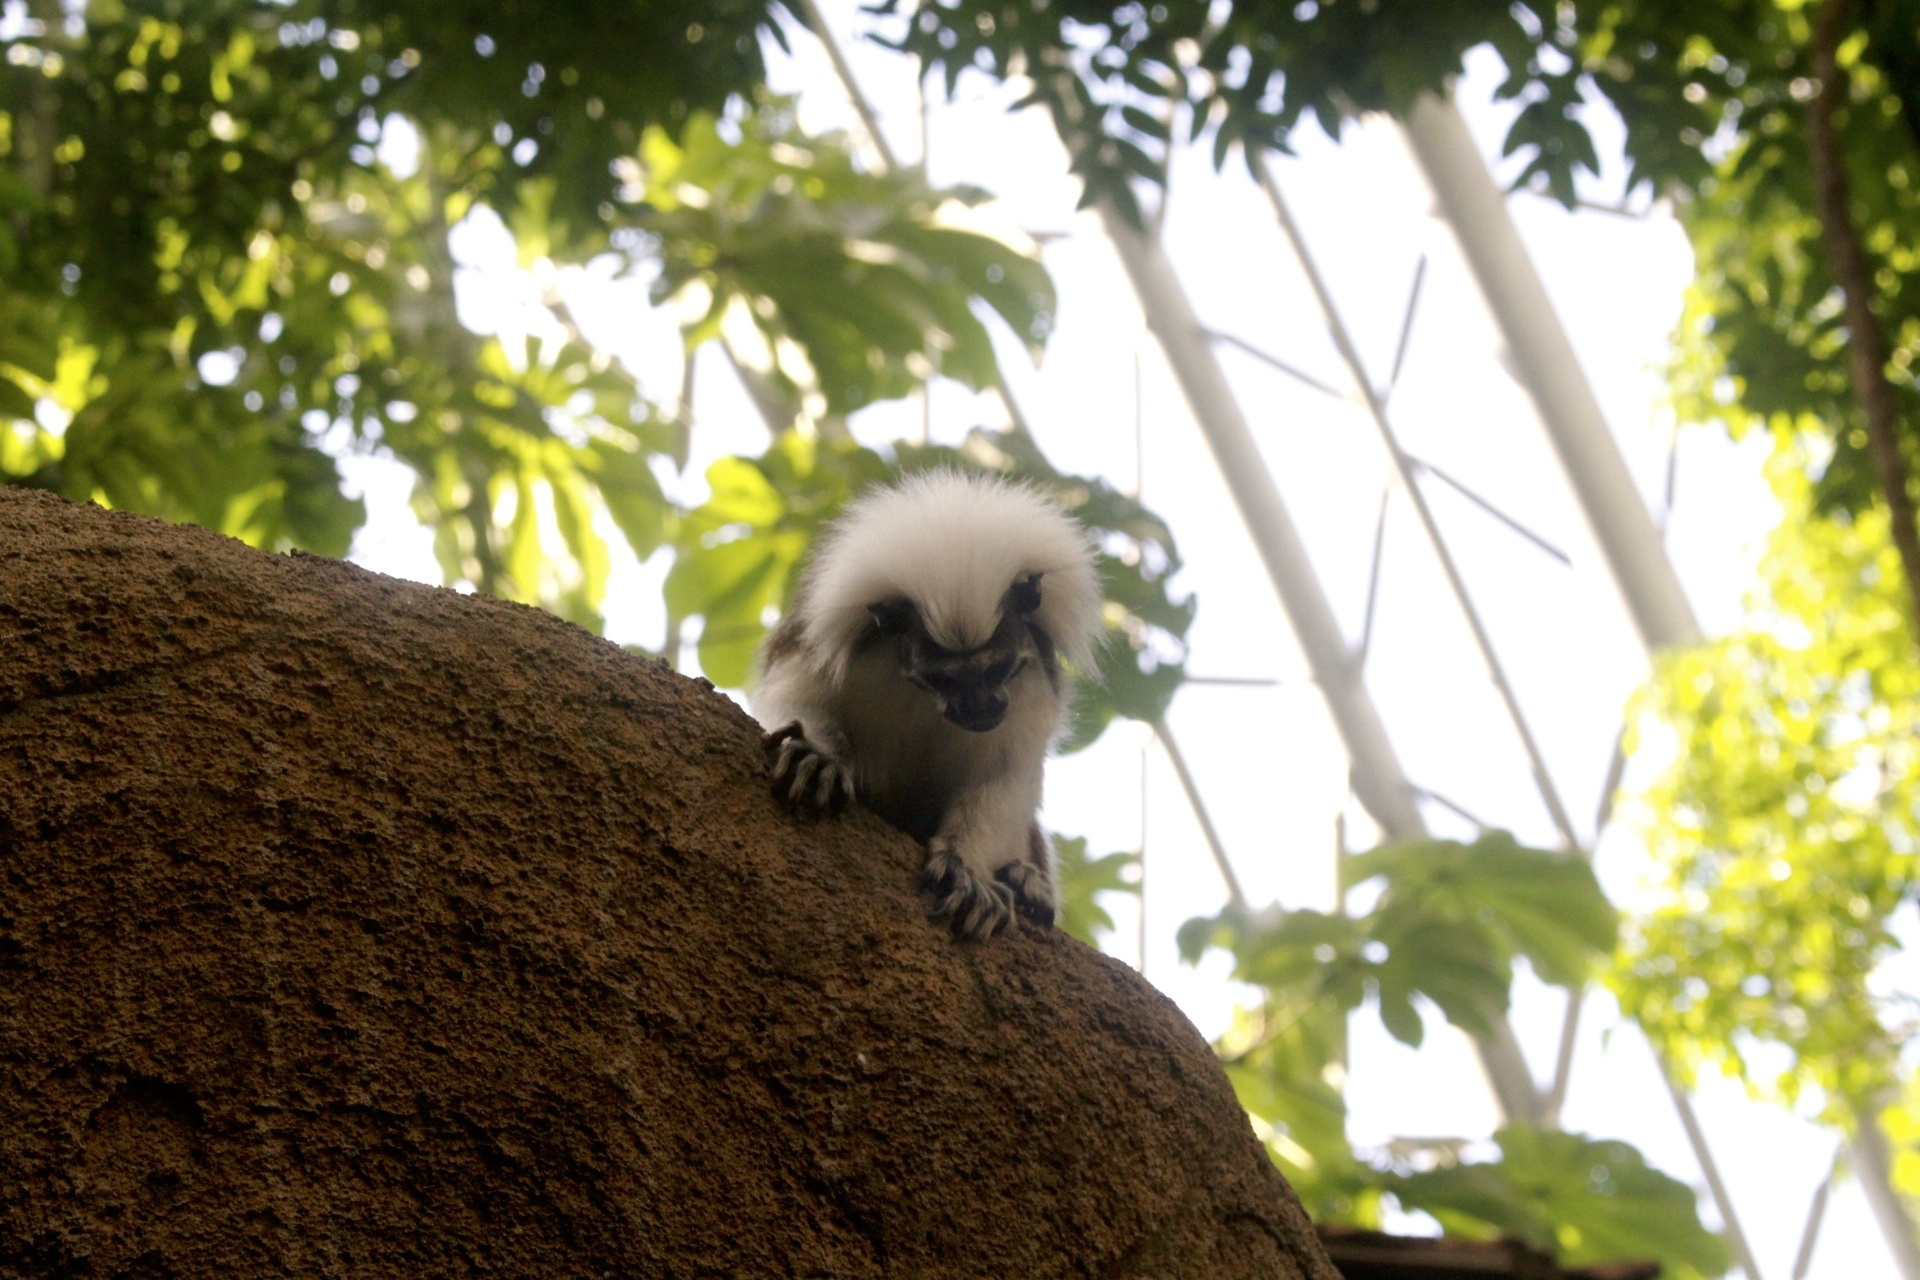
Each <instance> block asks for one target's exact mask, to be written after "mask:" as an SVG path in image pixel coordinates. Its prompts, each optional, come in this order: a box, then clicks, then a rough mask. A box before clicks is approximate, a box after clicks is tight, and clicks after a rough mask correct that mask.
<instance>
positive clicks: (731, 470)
mask: <svg viewBox="0 0 1920 1280" xmlns="http://www.w3.org/2000/svg"><path fill="white" fill-rule="evenodd" d="M893 453H894V457H893V458H892V459H888V458H886V457H884V456H883V455H881V454H880V453H877V452H875V451H874V450H871V449H866V448H863V447H861V446H859V445H857V444H854V443H852V442H850V441H844V440H841V441H823V440H821V439H819V438H817V437H816V436H813V435H809V434H807V433H803V432H800V431H788V432H785V433H783V434H782V435H780V436H779V437H778V438H776V439H775V440H774V442H773V445H772V447H770V448H769V449H768V450H767V452H766V453H764V454H762V455H761V456H760V457H758V458H722V459H721V460H720V461H718V462H716V463H714V464H713V466H712V467H711V468H709V469H708V472H707V483H708V484H709V486H711V488H712V497H711V498H709V499H708V501H707V502H706V503H705V504H704V505H702V506H700V507H698V508H696V509H695V510H693V511H691V512H688V513H687V515H686V516H685V518H684V519H683V520H682V521H681V525H680V539H679V555H678V558H677V559H676V560H675V561H674V566H673V570H672V572H670V573H669V574H668V576H667V584H666V592H667V608H668V611H669V614H670V616H671V617H674V618H681V619H684V618H694V617H698V618H700V619H702V629H701V632H700V641H699V646H700V668H701V670H702V671H704V672H706V673H707V675H708V676H709V678H711V679H712V680H714V681H715V682H716V683H718V684H722V685H728V686H733V687H741V686H744V685H746V684H747V683H748V682H749V681H750V680H751V678H752V674H753V671H752V665H753V656H754V653H755V652H756V651H757V650H758V648H759V645H760V641H761V639H762V638H763V637H764V636H765V635H766V633H767V631H768V630H769V629H770V628H771V625H772V619H773V618H775V617H776V616H777V614H778V611H779V610H780V609H781V608H783V607H784V606H785V605H786V603H787V602H788V601H789V599H790V598H791V596H792V592H793V588H794V586H795V584H796V581H797V575H798V571H799V569H800V566H801V564H802V562H803V561H804V558H805V555H806V552H807V549H808V548H809V547H810V546H811V545H812V543H813V539H814V537H815V535H816V534H818V532H819V531H820V529H821V528H822V527H824V525H825V524H826V522H827V521H829V520H831V519H832V518H833V517H834V515H836V514H837V513H838V512H839V510H840V508H841V507H842V506H844V505H845V504H846V503H847V501H848V500H849V499H851V498H852V497H854V495H856V494H858V493H859V492H860V491H861V490H863V489H865V488H867V487H869V486H871V485H874V484H881V483H885V482H886V481H888V480H890V479H892V478H894V477H895V476H897V475H899V474H902V473H905V472H915V471H925V470H929V469H932V468H937V467H950V468H956V469H960V470H968V471H978V472H985V473H991V474H995V475H1002V476H1007V477H1009V478H1011V479H1015V480H1021V481H1024V482H1026V483H1028V484H1031V485H1034V486H1035V487H1036V488H1038V489H1039V490H1040V491H1041V492H1043V493H1046V494H1047V495H1049V496H1050V497H1052V498H1053V499H1054V500H1055V501H1056V502H1058V503H1059V504H1060V505H1061V506H1062V507H1063V508H1064V509H1065V510H1066V511H1067V512H1068V513H1069V514H1071V515H1072V516H1073V517H1074V518H1075V519H1077V520H1079V521H1080V522H1081V524H1083V525H1084V526H1086V528H1087V529H1088V530H1089V531H1090V532H1091V533H1092V534H1093V535H1094V537H1095V538H1096V540H1097V541H1098V544H1099V552H1098V556H1097V567H1098V570H1099V573H1100V581H1101V585H1102V588H1103V590H1104V592H1105V595H1106V608H1105V615H1104V616H1105V619H1106V624H1107V633H1106V637H1105V639H1104V640H1103V641H1102V643H1101V645H1100V647H1099V650H1098V654H1097V669H1096V670H1095V671H1093V672H1090V673H1082V674H1083V675H1085V676H1090V677H1091V678H1090V679H1083V680H1082V681H1081V682H1080V695H1079V699H1078V701H1077V702H1076V704H1075V706H1074V709H1073V722H1072V728H1071V731H1070V735H1069V740H1068V742H1067V744H1066V749H1067V750H1075V749H1078V748H1079V747H1084V746H1086V745H1088V744H1089V743H1091V742H1092V741H1093V740H1094V738H1096V737H1098V736H1099V734H1100V731H1101V730H1102V729H1104V728H1105V727H1106V725H1107V724H1108V722H1109V721H1111V720H1112V719H1113V718H1114V717H1115V716H1116V715H1118V716H1126V717H1130V718H1132V719H1137V720H1148V721H1152V720H1157V719H1159V718H1160V717H1161V716H1162V715H1163V714H1164V713H1165V711H1166V707H1167V703H1168V702H1169V701H1170V700H1171V699H1172V697H1173V694H1174V691H1175V690H1176V689H1177V688H1178V687H1179V685H1180V681H1181V680H1182V679H1183V678H1184V676H1185V668H1184V666H1183V662H1184V659H1185V649H1184V646H1183V638H1184V637H1185V635H1186V632H1187V628H1188V627H1189V626H1191V625H1192V622H1193V614H1194V607H1195V606H1194V602H1193V600H1192V599H1191V598H1190V597H1188V598H1175V597H1174V596H1173V595H1172V594H1171V585H1170V580H1171V578H1172V577H1173V575H1174V573H1175V572H1177V571H1178V569H1179V568H1180V557H1179V554H1178V553H1177V552H1176V551H1175V549H1174V544H1173V535H1172V533H1171V532H1169V531H1168V529H1167V527H1166V525H1165V524H1163V523H1162V522H1161V521H1160V520H1159V518H1158V517H1156V516H1154V515H1153V514H1152V513H1151V512H1149V511H1147V510H1146V509H1145V508H1144V507H1142V506H1140V504H1139V503H1137V502H1135V501H1133V500H1132V499H1131V498H1128V497H1127V496H1125V495H1124V494H1121V493H1119V492H1118V491H1116V490H1115V489H1113V487H1112V486H1110V485H1108V484H1107V483H1106V482H1105V481H1103V480H1093V479H1084V478H1081V477H1078V476H1067V475H1062V474H1060V473H1059V472H1058V471H1056V470H1054V469H1053V467H1052V466H1051V465H1050V464H1049V463H1048V462H1047V460H1046V459H1045V458H1044V457H1042V456H1041V454H1040V451H1039V450H1038V449H1037V448H1035V447H1034V445H1033V442H1032V441H1031V440H1030V439H1028V438H1027V437H1026V436H1025V435H1023V434H1020V433H1015V432H994V431H986V430H976V431H974V432H973V433H972V434H971V435H969V436H968V438H967V441H966V443H965V444H963V445H962V446H961V447H959V448H957V449H955V448H947V447H943V446H939V445H912V444H898V445H895V446H894V447H893Z"/></svg>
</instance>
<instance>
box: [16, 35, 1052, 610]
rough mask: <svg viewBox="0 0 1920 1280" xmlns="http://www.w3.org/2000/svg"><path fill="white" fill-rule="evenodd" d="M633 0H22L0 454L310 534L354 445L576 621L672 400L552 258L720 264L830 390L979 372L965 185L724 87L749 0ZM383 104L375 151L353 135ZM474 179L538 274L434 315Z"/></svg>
mask: <svg viewBox="0 0 1920 1280" xmlns="http://www.w3.org/2000/svg"><path fill="white" fill-rule="evenodd" d="M48 8H49V10H51V9H52V6H48ZM643 10H644V11H641V10H636V11H635V12H633V13H631V14H626V15H624V16H623V15H621V14H618V13H616V12H613V11H606V12H601V11H598V10H592V9H588V10H582V11H580V12H579V13H575V12H573V11H571V10H568V11H566V12H565V13H561V12H560V11H558V10H552V11H549V9H547V8H534V9H526V8H516V7H509V8H507V9H504V10H502V9H498V8H496V7H491V6H488V7H483V6H478V5H459V4H448V3H428V2H425V0H420V2H416V3H372V2H367V3H361V4H354V3H349V2H348V0H340V2H339V3H331V4H310V3H295V4H291V5H279V4H263V3H249V2H244V0H208V2H206V3H194V4H187V3H184V0H148V2H147V3H138V4H106V5H100V4H96V5H93V6H90V7H89V9H88V10H87V11H86V13H85V15H84V17H81V16H67V17H63V16H62V14H61V13H60V12H49V13H48V14H39V13H38V12H37V11H36V13H35V16H34V17H32V18H31V19H26V20H23V21H22V23H21V24H20V26H19V27H18V28H17V31H16V38H14V39H13V40H11V41H10V42H8V55H7V58H6V60H5V61H4V63H0V160H3V161H4V162H5V163H4V166H0V269H3V270H4V271H5V275H6V280H7V284H8V289H7V292H6V295H5V297H4V299H3V300H0V441H4V443H0V479H3V480H4V481H5V482H7V483H13V484H25V485H32V486H36V487H41V488H49V489H53V490H55V491H58V492H60V493H63V494H65V495H67V496H69V497H73V498H92V499H95V500H97V501H101V502H103V503H106V504H108V505H112V506H117V507H124V508H128V509H132V510H137V511H141V512H145V513H149V514H154V515H160V516H163V517H166V518H170V519H176V520H192V521H194V522H196V523H200V524H204V525H207V526H208V527H210V528H214V529H218V530H220V531H222V532H225V533H229V534H232V535H233V536H236V537H240V538H243V539H245V540H246V541H248V542H251V543H254V544H255V545H260V546H267V547H276V548H285V547H293V546H298V547H303V548H307V549H310V550H315V551H321V552H325V553H328V554H334V555H340V554H344V553H345V552H346V550H347V548H348V545H349V543H350V541H351V538H352V536H353V533H354V531H355V530H356V528H357V527H358V526H359V525H360V523H361V522H362V521H363V520H364V518H365V513H364V510H363V508H362V504H361V503H360V501H359V500H358V499H357V498H350V497H348V496H347V493H346V491H345V486H344V484H343V480H342V477H341V474H340V469H339V466H338V462H337V460H338V459H339V458H342V457H350V456H353V455H355V454H364V453H370V452H374V451H376V450H380V451H386V452H388V453H390V454H391V455H392V456H393V457H395V458H397V459H398V460H400V461H401V462H403V463H405V464H407V465H408V466H409V467H410V468H411V469H412V470H413V471H414V473H415V475H416V476H417V483H416V486H415V490H414V507H415V510H416V512H417V513H418V514H419V516H420V517H421V519H422V520H423V521H424V522H425V523H426V524H427V525H428V526H429V527H430V528H431V529H432V530H433V533H434V544H435V550H436V552H437V554H438V557H439V559H440V562H441V565H442V569H443V571H444V573H445V574H446V578H447V580H448V581H449V582H461V581H464V582H468V583H471V584H473V585H474V586H475V587H477V588H478V589H480V590H483V591H488V592H492V593H495V594H499V595H504V596H508V597H510V598H514V599H519V600H523V601H527V602H529V603H538V604H541V605H544V606H546V607H548V608H551V609H553V610H555V611H556V612H558V613H561V614H562V615H564V616H566V617H569V618H571V619H573V620H575V621H578V622H581V623H583V624H585V625H588V626H594V627H597V626H598V625H599V617H600V607H601V603H602V598H603V596H604V592H605V585H606V578H607V572H608V566H609V563H610V550H609V546H608V543H607V538H608V537H609V536H612V535H613V534H614V531H616V530H617V532H618V536H620V537H622V538H624V539H625V540H626V541H627V542H628V543H629V544H630V545H631V547H632V549H633V550H634V552H635V553H636V554H637V555H640V556H642V557H644V556H646V555H648V554H650V553H651V552H652V551H653V550H654V549H655V548H656V547H658V546H660V545H661V544H662V543H663V542H664V541H666V540H668V539H669V538H670V537H671V536H672V533H673V528H674V524H675V518H676V515H677V513H676V512H675V511H674V510H673V509H672V507H671V506H670V505H669V504H668V502H667V501H666V499H665V497H664V496H663V494H662V491H661V488H660V484H659V481H658V480H657V479H656V474H655V470H654V466H655V463H656V461H664V460H665V459H667V458H669V457H678V456H684V448H685V430H686V422H685V420H684V419H685V414H684V408H682V410H680V411H676V412H675V413H674V414H673V417H672V419H669V418H667V417H666V416H663V413H662V411H661V410H659V409H657V408H655V407H654V406H653V405H650V404H648V403H646V402H645V401H643V400H642V398H641V397H640V394H639V390H638V388H637V387H636V386H635V384H634V382H633V379H632V378H631V377H630V376H629V374H628V373H627V372H626V371H625V370H623V369H622V368H620V367H619V366H618V365H616V364H614V363H612V362H611V361H610V360H609V359H608V358H607V356H606V355H605V354H604V353H601V352H596V351H594V350H593V349H592V348H591V347H590V346H589V345H588V344H587V343H586V342H585V341H584V340H583V339H582V338H581V336H580V334H579V332H578V330H577V328H576V326H575V325H574V324H573V322H572V320H571V317H570V316H569V315H568V313H567V310H566V306H565V301H564V297H563V295H562V291H561V290H560V289H559V288H558V287H557V282H558V280H559V278H560V275H561V272H562V271H563V270H564V269H566V268H567V267H568V266H569V265H577V264H581V263H584V262H586V261H588V260H589V259H591V258H593V257H595V256H596V255H601V254H606V253H609V252H624V253H626V254H627V256H628V257H629V258H630V259H631V260H633V261H635V262H636V263H639V264H645V265H649V266H652V267H654V268H656V269H657V271H658V278H659V279H660V280H661V281H663V282H666V284H667V285H669V286H672V285H684V284H686V283H687V282H689V281H692V280H695V279H703V280H706V281H707V282H709V284H710V285H712V287H713V288H714V290H715V298H716V304H715V307H714V308H713V314H712V316H711V317H710V318H711V319H713V320H716V321H717V320H718V318H719V316H720V315H721V314H722V313H723V310H724V307H725V305H726V304H727V303H728V302H729V301H730V300H732V299H735V298H738V299H742V300H745V301H746V302H747V303H749V304H750V305H749V306H748V312H749V314H750V315H751V317H752V318H753V320H754V322H755V323H756V324H757V325H759V326H761V328H762V329H763V330H764V332H765V333H766V335H767V337H768V345H769V348H770V349H772V350H776V351H777V352H778V353H779V355H780V357H781V359H782V362H783V364H786V365H793V366H795V367H798V368H802V369H809V370H815V369H817V370H825V371H826V372H827V373H828V375H829V377H828V379H827V381H826V383H825V390H826V392H827V395H828V398H829V399H830V400H831V402H832V405H833V407H834V408H835V409H836V410H841V411H844V410H845V409H847V408H850V407H854V406H855V405H857V404H858V403H864V402H865V401H866V400H870V399H872V398H875V397H877V396H882V395H892V396H897V395H900V394H903V393H904V392H905V391H907V390H908V389H910V388H911V387H912V386H917V385H919V384H920V382H921V381H923V380H924V378H926V377H928V376H931V375H932V374H933V373H935V372H944V373H946V374H948V375H949V376H954V377H958V378H961V379H963V380H966V381H969V382H970V383H972V384H974V385H980V384H982V383H983V382H985V381H988V380H990V379H991V378H992V377H993V376H994V374H995V369H994V366H993V361H992V351H991V347H990V345H989V344H988V343H987V340H986V336H985V331H984V329H983V328H982V327H981V325H980V322H979V321H978V320H977V319H976V318H975V317H974V315H973V312H972V309H971V308H972V304H973V302H974V300H975V299H981V300H983V301H985V302H986V303H987V304H988V305H989V306H991V307H993V308H995V309H997V310H998V311H999V312H1000V313H1001V314H1002V315H1004V316H1006V317H1007V318H1008V319H1009V320H1010V322H1012V323H1014V324H1015V326H1016V328H1017V331H1018V332H1019V333H1020V334H1021V336H1022V337H1023V338H1024V339H1026V340H1028V341H1031V342H1037V341H1039V340H1040V338H1042V337H1043V336H1044V334H1045V331H1046V328H1047V326H1048V324H1049V323H1050V318H1051V308H1052V286H1051V284H1050V282H1049V281H1048V280H1047V277H1046V274H1045V272H1044V270H1042V269H1041V268H1040V266H1039V265H1038V263H1037V262H1035V261H1033V260H1032V259H1031V258H1030V257H1028V256H1025V255H1023V254H1021V253H1019V252H1016V251H1015V250H1013V249H1011V248H1008V247H1007V246H1006V245H1004V244H1002V243H1001V242H1000V241H998V240H995V239H992V238H991V237H988V236H985V235H981V234H979V233H977V232H975V231H972V230H968V229H966V228H965V227H962V226H957V225H951V223H952V221H953V219H952V217H951V211H952V210H953V209H955V208H962V209H964V208H967V207H970V206H973V205H977V204H978V203H979V202H980V200H981V199H982V198H983V196H982V193H980V192H978V191H974V190H962V191H957V192H941V191H933V190H930V189H928V188H927V187H926V186H925V185H924V183H920V182H918V181H917V180H916V179H912V178H900V179H884V180H883V179H877V178H870V177H868V176H866V175H862V174H860V173H858V172H857V171H856V170H855V169H854V167H853V164H852V161H851V159H850V157H849V155H848V153H847V150H846V146H845V142H844V140H843V139H841V138H838V137H828V138H820V139H811V138H806V137H803V136H802V135H800V134H799V132H798V131H797V127H796V126H795V124H794V121H793V117H792V111H791V108H790V106H788V105H787V104H785V103H782V102H780V101H777V100H773V99H767V98H764V97H761V96H757V95H759V93H760V91H759V89H758V87H757V86H758V83H759V81H760V79H761V77H762V67H761V63H760V53H759V49H760V46H759V44H758V42H757V37H756V33H757V32H764V33H766V34H768V35H769V36H772V35H774V34H776V33H777V29H776V28H775V27H774V26H773V25H771V19H770V18H769V16H768V11H767V10H766V9H765V8H764V7H761V6H753V5H741V4H731V5H729V4H721V5H710V4H702V5H698V6H660V5H649V6H644V7H643ZM749 102H751V103H755V104H757V105H754V106H752V107H749V106H746V105H744V104H747V103H749ZM400 118H404V119H406V120H407V121H409V122H410V123H411V126H412V130H413V132H414V133H415V134H416V135H417V137H418V139H419V144H420V146H419V159H418V163H417V166H416V167H414V168H412V169H411V171H404V172H396V171H395V169H394V168H393V167H391V166H389V165H388V164H386V163H383V162H382V161H381V160H380V159H379V156H378V152H377V151H376V147H377V145H378V144H380V143H381V142H382V140H383V139H384V138H386V137H387V136H388V131H389V130H390V129H393V128H394V127H395V126H394V124H393V122H394V121H395V120H396V119H400ZM669 131H677V132H678V133H680V134H682V135H684V137H685V139H686V144H685V148H684V149H682V148H681V147H680V146H678V145H676V144H675V143H674V142H672V141H671V140H670V139H671V137H672V133H670V132H669ZM727 131H731V132H732V133H733V134H734V135H735V136H736V138H737V141H735V142H732V143H729V142H727V141H726V140H725V139H724V138H723V137H722V136H721V135H722V133H723V132H727ZM403 169H404V166H403ZM656 170H658V171H659V173H658V176H656V175H655V171H656ZM696 183H705V184H708V186H709V187H710V188H711V189H712V191H713V192H714V193H715V194H714V195H713V196H712V197H711V198H708V197H704V196H703V195H702V194H701V192H702V188H700V187H697V186H696V185H695V184H696ZM676 202H677V204H676ZM696 202H699V203H702V205H703V209H702V211H701V216H700V217H695V216H694V212H695V211H694V210H693V205H694V203H696ZM482 206H486V207H490V208H492V209H494V210H495V211H497V212H498V213H499V214H500V215H501V216H502V217H503V218H504V219H505V221H506V224H507V226H508V227H509V228H510V229H511V231H512V232H513V234H514V237H515V240H516V242H517V244H518V248H519V253H520V259H521V265H522V266H523V267H526V268H531V269H532V270H531V276H532V279H533V280H534V281H535V282H536V284H537V286H538V292H539V296H538V297H536V298H534V299H532V300H531V303H530V306H531V309H532V310H534V311H537V312H538V313H539V314H538V315H537V317H536V318H535V322H534V323H532V324H530V325H526V326H523V327H522V330H523V331H512V332H509V331H503V332H502V333H500V334H499V335H497V336H486V335H481V334H476V333H473V332H472V331H470V330H469V329H467V328H466V327H465V326H463V325H462V324H461V323H460V320H459V316H458V313H457V308H456V306H455V275H456V267H457V264H456V263H455V261H454V259H453V258H452V256H451V254H450V251H449V248H448V233H449V231H450V229H451V228H452V227H453V226H454V225H456V224H458V223H459V222H460V221H461V219H462V218H464V217H466V216H467V215H468V214H469V213H470V212H472V211H474V210H475V209H478V208H480V207H482ZM881 259H885V261H880V260H881ZM526 328H531V329H532V331H533V332H532V333H531V334H529V333H528V332H525V331H524V329H526ZM710 335H711V326H709V327H707V328H696V330H695V331H694V332H693V333H691V334H690V335H689V338H690V340H692V341H694V342H699V341H702V340H704V339H705V338H706V337H708V336H710Z"/></svg>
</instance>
